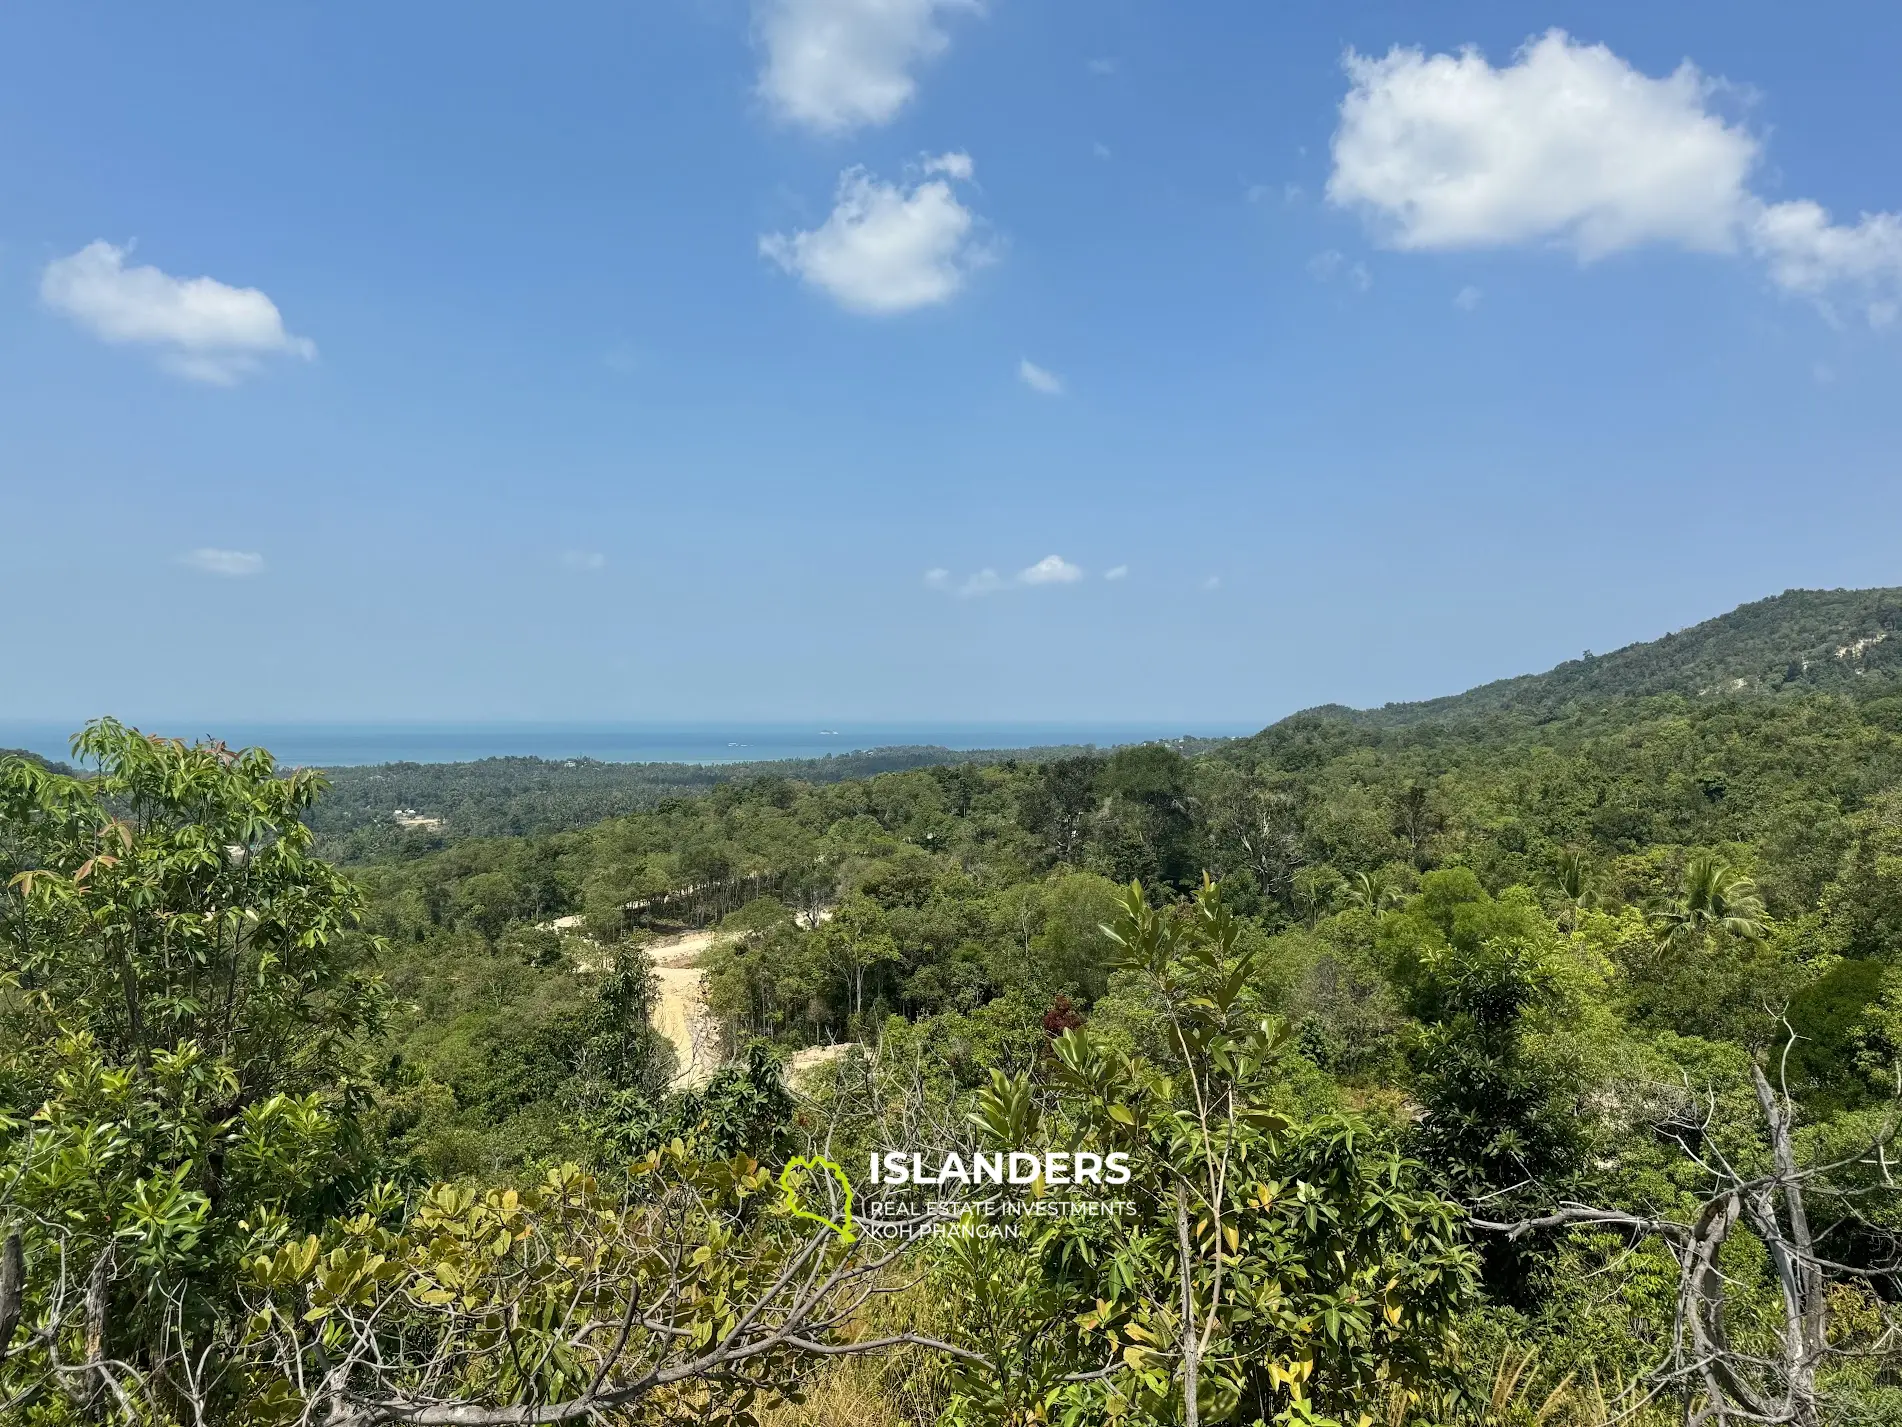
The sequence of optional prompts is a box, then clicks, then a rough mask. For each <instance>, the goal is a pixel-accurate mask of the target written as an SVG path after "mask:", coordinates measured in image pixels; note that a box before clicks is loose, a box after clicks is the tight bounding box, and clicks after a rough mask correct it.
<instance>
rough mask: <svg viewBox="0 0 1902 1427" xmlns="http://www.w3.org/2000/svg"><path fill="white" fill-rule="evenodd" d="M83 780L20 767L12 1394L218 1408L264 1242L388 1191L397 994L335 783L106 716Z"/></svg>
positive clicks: (1, 1110) (12, 1065) (7, 1137)
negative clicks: (380, 978)
mask: <svg viewBox="0 0 1902 1427" xmlns="http://www.w3.org/2000/svg"><path fill="white" fill-rule="evenodd" d="M73 747H74V752H75V754H77V755H78V756H79V757H81V758H83V759H87V760H90V761H91V762H92V763H93V764H95V765H96V768H97V772H96V775H95V776H93V777H91V778H87V779H84V780H81V779H77V778H72V777H64V776H60V775H56V774H53V773H49V772H47V771H46V770H44V769H42V768H39V767H37V766H35V765H33V764H30V763H26V762H23V761H20V760H8V761H5V762H0V829H3V836H4V856H5V858H6V863H5V865H4V866H0V876H4V881H5V888H6V890H5V894H4V895H5V899H6V906H5V911H6V915H5V916H4V918H0V924H3V927H4V929H3V930H0V955H4V962H0V1186H4V1187H3V1188H0V1223H3V1224H5V1225H6V1226H7V1228H8V1230H9V1231H10V1232H9V1236H8V1241H7V1242H8V1245H9V1247H8V1249H7V1256H8V1258H9V1259H10V1260H12V1261H14V1262H17V1263H18V1264H20V1266H21V1299H22V1302H23V1305H24V1306H23V1314H22V1317H21V1320H20V1321H22V1322H24V1323H27V1324H30V1325H31V1326H30V1329H29V1330H28V1333H27V1337H26V1339H25V1341H24V1343H22V1344H18V1345H16V1346H15V1347H14V1349H13V1350H12V1351H11V1352H10V1353H9V1354H8V1355H7V1356H6V1358H5V1361H4V1364H3V1365H0V1404H11V1407H12V1408H13V1409H15V1410H29V1409H33V1408H35V1407H37V1406H38V1405H40V1404H43V1403H45V1402H47V1401H49V1400H51V1399H57V1398H60V1397H64V1398H66V1399H68V1400H70V1401H71V1402H72V1403H73V1404H74V1405H76V1406H78V1407H80V1408H81V1409H83V1410H86V1411H89V1412H95V1413H99V1412H107V1411H110V1410H117V1411H119V1412H121V1413H122V1414H123V1415H125V1416H126V1417H128V1418H130V1417H133V1416H135V1415H136V1414H138V1413H141V1412H153V1411H158V1412H165V1411H175V1412H179V1413H184V1412H186V1410H187V1409H189V1410H190V1411H191V1412H196V1413H201V1414H202V1413H213V1414H216V1413H217V1412H220V1411H224V1410H228V1409H230V1408H231V1407H232V1405H233V1404H234V1403H235V1402H236V1401H238V1400H239V1399H240V1398H241V1397H242V1395H243V1392H244V1390H245V1387H244V1375H243V1372H242V1371H241V1370H240V1369H239V1368H238V1367H237V1366H236V1365H235V1364H236V1362H237V1357H238V1354H239V1340H240V1339H241V1337H242V1328H241V1320H240V1319H239V1318H238V1317H237V1313H238V1303H237V1298H236V1287H237V1280H238V1277H239V1275H240V1273H241V1271H242V1264H243V1262H244V1261H245V1260H246V1259H247V1258H248V1257H250V1256H252V1255H255V1254H257V1253H260V1252H270V1251H272V1250H273V1249H274V1247H275V1246H277V1245H278V1244H281V1243H283V1242H285V1241H287V1240H288V1239H290V1238H291V1237H292V1236H294V1235H296V1234H299V1233H302V1232H304V1231H305V1230H307V1229H310V1228H313V1227H315V1226H317V1225H319V1224H321V1223H323V1222H324V1220H325V1219H326V1218H327V1217H328V1216H329V1215H330V1214H332V1213H335V1212H336V1211H338V1210H339V1209H341V1208H342V1207H343V1206H344V1205H345V1204H346V1203H348V1202H349V1201H350V1200H351V1198H353V1197H354V1196H355V1195H356V1194H357V1193H358V1192H360V1191H361V1190H362V1189H364V1188H365V1187H367V1185H368V1183H369V1180H370V1177H371V1174H372V1172H373V1168H374V1160H373V1156H372V1154H371V1150H370V1147H369V1145H368V1143H367V1138H366V1135H365V1132H364V1129H363V1126H362V1123H361V1113H362V1110H363V1107H364V1102H365V1099H366V1096H367V1086H366V1080H367V1077H366V1076H365V1074H364V1070H365V1067H364V1066H363V1064H362V1057H361V1045H362V1037H363V1035H364V1033H365V1032H367V1031H370V1030H372V1029H374V1027H375V1026H376V1025H377V1023H378V1019H379V1016H380V1012H381V1005H382V997H381V992H380V988H379V985H378V983H377V981H376V979H375V977H374V976H373V975H372V974H371V972H370V970H369V967H368V957H369V955H370V954H371V952H372V950H373V948H372V947H371V945H370V944H369V943H368V942H367V941H366V940H365V939H363V938H361V937H356V936H353V935H352V934H351V929H352V927H353V926H354V925H355V923H356V921H357V918H358V915H359V912H360V909H361V903H360V898H359V894H358V893H357V892H356V890H355V889H354V888H353V887H352V886H351V885H350V884H349V883H348V882H347V881H346V880H345V879H344V878H342V877H341V876H340V875H338V874H337V873H336V872H334V871H333V870H332V869H331V868H329V867H328V866H326V865H325V864H323V863H322V862H319V861H317V860H316V859H315V858H313V857H312V856H311V855H310V844H311V835H310V832H309V830H308V828H307V827H306V826H305V825H304V823H303V821H302V817H303V815H304V813H305V812H306V811H307V810H308V809H309V807H310V805H311V803H312V800H313V799H314V798H315V797H316V796H317V794H318V792H319V791H320V790H321V788H322V786H323V783H322V779H321V777H320V776H319V775H317V774H315V773H313V772H309V771H305V770H299V771H297V772H294V773H289V774H282V773H280V772H279V771H278V769H277V768H276V765H275V764H274V763H273V761H272V759H271V757H270V755H269V754H268V753H266V752H264V751H263V750H261V749H246V750H244V751H242V752H234V751H232V750H230V749H227V748H225V747H224V746H223V745H221V744H216V743H208V744H201V745H198V746H195V747H189V748H188V747H186V746H185V745H184V744H182V743H178V742H175V741H167V740H161V739H154V738H147V737H145V736H144V735H141V734H140V733H138V732H137V731H136V730H133V729H129V728H125V727H122V726H121V725H119V724H117V723H114V722H112V721H111V720H102V721H100V722H98V723H94V724H92V725H89V726H88V727H87V729H86V730H85V731H84V732H83V733H81V734H80V735H79V736H78V737H76V738H75V739H74V740H73Z"/></svg>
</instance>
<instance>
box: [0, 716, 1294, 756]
mask: <svg viewBox="0 0 1902 1427" xmlns="http://www.w3.org/2000/svg"><path fill="white" fill-rule="evenodd" d="M140 726H141V727H145V725H143V724H141V725H140ZM74 727H75V726H74V725H71V724H64V723H49V722H9V721H6V720H0V748H24V749H26V750H28V751H29V752H33V753H37V754H40V755H41V756H42V757H45V758H52V759H61V760H65V759H70V757H71V752H70V746H69V740H70V738H71V737H72V733H73V729H74ZM145 731H146V732H148V733H162V734H165V735H166V736H168V737H175V738H183V739H186V740H188V741H190V740H195V739H199V738H204V737H207V736H211V735H215V736H216V737H218V738H221V739H223V740H224V741H225V743H227V744H229V745H230V746H232V747H234V748H242V747H251V746H257V745H262V746H263V747H265V748H268V749H270V750H271V752H272V753H273V754H274V755H275V756H276V758H277V760H278V762H279V763H281V764H285V765H287V766H298V767H318V768H341V767H352V766H362V765H368V764H378V763H466V762H470V761H473V760H475V759H479V758H510V757H517V758H519V757H532V758H548V759H568V758H593V759H596V760H598V761H600V762H603V763H701V764H711V763H753V762H759V761H764V760H768V759H781V758H824V757H825V756H826V755H827V754H840V753H854V752H862V751H864V750H866V749H872V748H898V747H917V746H935V747H940V748H952V749H958V750H966V749H980V748H981V749H989V748H1049V747H1053V746H1060V745H1061V746H1094V747H1097V748H1113V747H1116V746H1118V745H1120V744H1126V743H1147V742H1151V741H1153V740H1157V739H1177V738H1230V737H1239V736H1242V735H1245V734H1249V733H1254V732H1256V729H1255V728H1253V727H1241V726H1239V725H1232V724H1220V723H1198V724H1190V725H1186V726H1185V725H1180V724H1167V723H1160V722H1158V723H874V724H855V723H846V722H841V723H837V724H820V723H816V722H815V723H809V724H741V723H734V724H720V723H676V724H638V723H627V724H582V723H470V724H447V723H360V724H359V723H255V724H245V723H222V722H208V723H205V724H203V725H202V726H201V725H199V724H196V723H192V722H190V721H180V720H174V721H170V722H155V723H153V724H152V725H151V726H150V727H146V728H145Z"/></svg>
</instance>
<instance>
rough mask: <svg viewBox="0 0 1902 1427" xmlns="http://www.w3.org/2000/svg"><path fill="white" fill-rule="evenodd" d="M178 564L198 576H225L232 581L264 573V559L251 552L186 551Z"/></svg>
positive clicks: (201, 549)
mask: <svg viewBox="0 0 1902 1427" xmlns="http://www.w3.org/2000/svg"><path fill="white" fill-rule="evenodd" d="M178 563H179V564H181V565H186V566H189V567H190V568H191V569H194V570H197V571H198V572H199V573H200V574H204V575H225V576H228V577H231V578H234V579H236V578H242V577H244V576H246V575H261V574H263V573H264V557H263V556H262V555H259V554H257V553H256V552H255V551H251V550H213V549H210V548H209V547H205V548H200V549H197V550H188V551H186V552H185V553H184V554H183V555H180V556H179V557H178Z"/></svg>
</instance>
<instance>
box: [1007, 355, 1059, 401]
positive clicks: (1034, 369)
mask: <svg viewBox="0 0 1902 1427" xmlns="http://www.w3.org/2000/svg"><path fill="white" fill-rule="evenodd" d="M1017 379H1018V380H1019V381H1021V382H1022V383H1023V384H1024V385H1025V386H1027V387H1029V388H1030V389H1031V390H1032V391H1034V392H1038V393H1041V394H1042V395H1044V396H1062V395H1063V378H1061V377H1059V376H1058V375H1057V374H1056V373H1055V372H1051V371H1046V370H1044V369H1043V368H1042V367H1040V366H1038V365H1037V364H1036V363H1035V362H1033V361H1031V360H1030V358H1028V357H1023V358H1020V359H1019V360H1018V363H1017Z"/></svg>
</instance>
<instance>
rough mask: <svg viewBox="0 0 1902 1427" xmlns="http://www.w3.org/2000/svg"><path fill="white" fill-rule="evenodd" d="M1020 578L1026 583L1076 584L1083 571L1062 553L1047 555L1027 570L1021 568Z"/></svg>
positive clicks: (1018, 576)
mask: <svg viewBox="0 0 1902 1427" xmlns="http://www.w3.org/2000/svg"><path fill="white" fill-rule="evenodd" d="M1017 578H1018V580H1019V581H1020V582H1021V583H1023V584H1026V585H1074V584H1075V583H1076V582H1077V581H1078V580H1080V579H1082V578H1083V571H1082V570H1081V569H1080V568H1078V567H1077V566H1075V565H1072V564H1071V563H1070V562H1069V561H1068V560H1066V559H1064V558H1063V556H1061V555H1046V556H1044V557H1043V559H1041V560H1039V561H1038V562H1037V563H1036V564H1034V565H1032V566H1031V567H1030V568H1029V569H1027V570H1021V571H1019V572H1018V575H1017Z"/></svg>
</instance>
